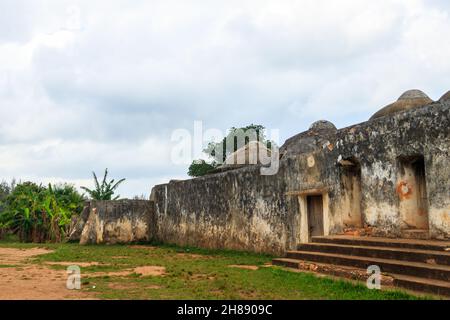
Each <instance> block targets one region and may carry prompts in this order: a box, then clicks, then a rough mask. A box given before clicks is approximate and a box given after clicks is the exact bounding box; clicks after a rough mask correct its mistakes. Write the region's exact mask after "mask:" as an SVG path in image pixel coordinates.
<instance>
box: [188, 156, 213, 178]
mask: <svg viewBox="0 0 450 320" xmlns="http://www.w3.org/2000/svg"><path fill="white" fill-rule="evenodd" d="M216 168H217V164H216V163H215V162H213V163H207V162H206V161H205V160H195V161H193V162H192V164H191V165H190V166H189V171H188V175H189V176H191V177H201V176H204V175H207V174H208V173H210V172H212V171H214V170H215V169H216Z"/></svg>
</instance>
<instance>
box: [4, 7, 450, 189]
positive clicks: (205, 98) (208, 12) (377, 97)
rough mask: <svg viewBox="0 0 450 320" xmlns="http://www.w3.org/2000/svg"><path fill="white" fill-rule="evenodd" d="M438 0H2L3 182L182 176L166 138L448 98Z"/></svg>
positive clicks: (447, 43)
mask: <svg viewBox="0 0 450 320" xmlns="http://www.w3.org/2000/svg"><path fill="white" fill-rule="evenodd" d="M449 3H450V2H449V1H447V0H440V1H439V0H434V1H430V0H378V1H373V0H369V1H362V0H339V1H336V0H329V1H325V0H298V1H291V0H282V1H280V0H274V1H264V0H254V1H245V0H238V1H234V0H222V1H214V0H204V1H193V0H192V1H191V0H177V1H171V0H161V1H151V0H145V1H144V0H132V1H130V0H126V1H125V0H124V1H120V0H108V1H106V0H105V1H99V0H86V1H82V0H80V1H76V0H71V1H65V0H53V1H50V0H0V180H2V179H6V180H9V179H11V178H13V177H15V178H17V179H22V180H28V179H30V180H33V181H36V182H44V183H47V182H57V181H67V182H70V183H74V184H76V185H77V186H79V185H87V186H91V184H92V183H91V181H90V179H91V171H92V170H95V171H97V172H101V171H102V170H104V168H106V167H108V168H109V169H110V172H111V175H112V176H114V177H116V178H122V177H125V178H127V179H128V180H127V182H126V183H125V184H124V185H123V187H121V189H120V193H121V195H122V196H128V197H132V196H134V195H140V194H145V195H148V194H149V192H150V189H151V187H152V186H153V185H154V184H157V183H162V182H165V181H168V180H170V179H177V178H185V177H186V171H187V168H186V165H175V164H173V163H172V162H171V160H170V152H171V148H172V146H173V143H172V142H171V141H170V138H171V134H172V132H173V130H175V129H178V128H185V129H188V130H190V131H192V130H193V125H194V121H196V120H198V121H203V126H204V128H205V129H208V128H217V129H221V130H225V129H227V128H229V127H231V126H241V125H247V124H250V123H256V124H262V125H264V126H266V127H267V128H269V129H279V130H280V135H281V142H283V141H284V140H285V139H287V138H288V137H290V136H292V135H294V134H296V133H299V132H301V131H304V130H306V129H308V127H309V125H310V124H311V123H312V122H313V121H315V120H319V119H327V120H330V121H332V122H333V123H335V124H336V126H337V127H345V126H348V125H351V124H354V123H357V122H361V121H365V120H367V119H368V118H369V117H370V116H371V115H372V114H373V113H375V112H376V111H377V110H378V109H380V108H381V107H383V106H385V105H386V104H388V103H390V102H393V101H394V100H396V99H397V98H398V97H399V96H400V94H401V93H402V92H403V91H405V90H408V89H412V88H418V89H422V90H423V91H425V92H426V93H427V94H428V95H429V96H430V97H431V98H432V99H435V100H437V99H439V97H440V96H441V95H442V94H444V93H445V92H446V91H447V90H448V89H450V40H449V39H450V38H449V35H450V16H449V14H450V4H449Z"/></svg>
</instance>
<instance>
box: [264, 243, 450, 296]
mask: <svg viewBox="0 0 450 320" xmlns="http://www.w3.org/2000/svg"><path fill="white" fill-rule="evenodd" d="M305 262H307V263H314V264H318V265H320V266H321V267H322V268H321V269H320V270H333V269H335V268H336V267H342V268H347V269H348V268H349V267H350V268H351V269H352V270H356V271H358V272H359V273H360V274H365V272H366V270H367V268H368V267H369V266H371V265H377V266H379V267H380V268H381V271H382V272H383V273H384V274H387V275H388V276H390V277H391V278H393V285H394V286H397V287H401V288H404V289H409V290H414V291H422V292H427V293H432V294H438V295H443V296H448V297H450V241H431V240H419V239H387V238H374V237H352V236H329V237H313V238H312V243H308V244H301V245H299V246H298V248H297V250H296V251H289V252H287V254H286V257H285V258H280V259H274V260H273V264H274V265H279V266H285V267H290V268H296V269H302V266H303V264H304V263H305ZM319 272H320V271H319ZM326 273H328V272H326ZM367 277H368V275H367Z"/></svg>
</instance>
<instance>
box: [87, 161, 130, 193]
mask: <svg viewBox="0 0 450 320" xmlns="http://www.w3.org/2000/svg"><path fill="white" fill-rule="evenodd" d="M92 174H93V176H94V183H95V189H88V188H86V187H81V189H83V190H84V191H86V192H87V193H88V194H89V196H90V197H91V198H92V199H93V200H117V199H119V198H120V195H118V196H116V197H115V198H113V195H114V193H115V191H116V190H117V188H118V187H119V185H120V184H122V183H123V182H124V181H125V179H120V180H119V181H117V182H116V183H114V182H115V180H114V179H112V180H111V181H109V182H108V181H107V177H108V168H106V169H105V175H104V176H103V181H102V183H101V184H100V182H99V181H98V179H97V175H96V174H95V172H92Z"/></svg>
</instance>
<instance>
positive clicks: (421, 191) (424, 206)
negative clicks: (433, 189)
mask: <svg viewBox="0 0 450 320" xmlns="http://www.w3.org/2000/svg"><path fill="white" fill-rule="evenodd" d="M399 163H400V166H399V167H400V174H399V181H398V183H397V194H398V196H399V200H400V205H399V206H400V216H401V219H402V229H403V230H428V229H429V225H428V196H427V184H426V173H425V159H424V157H423V156H414V157H404V158H400V162H399Z"/></svg>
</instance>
